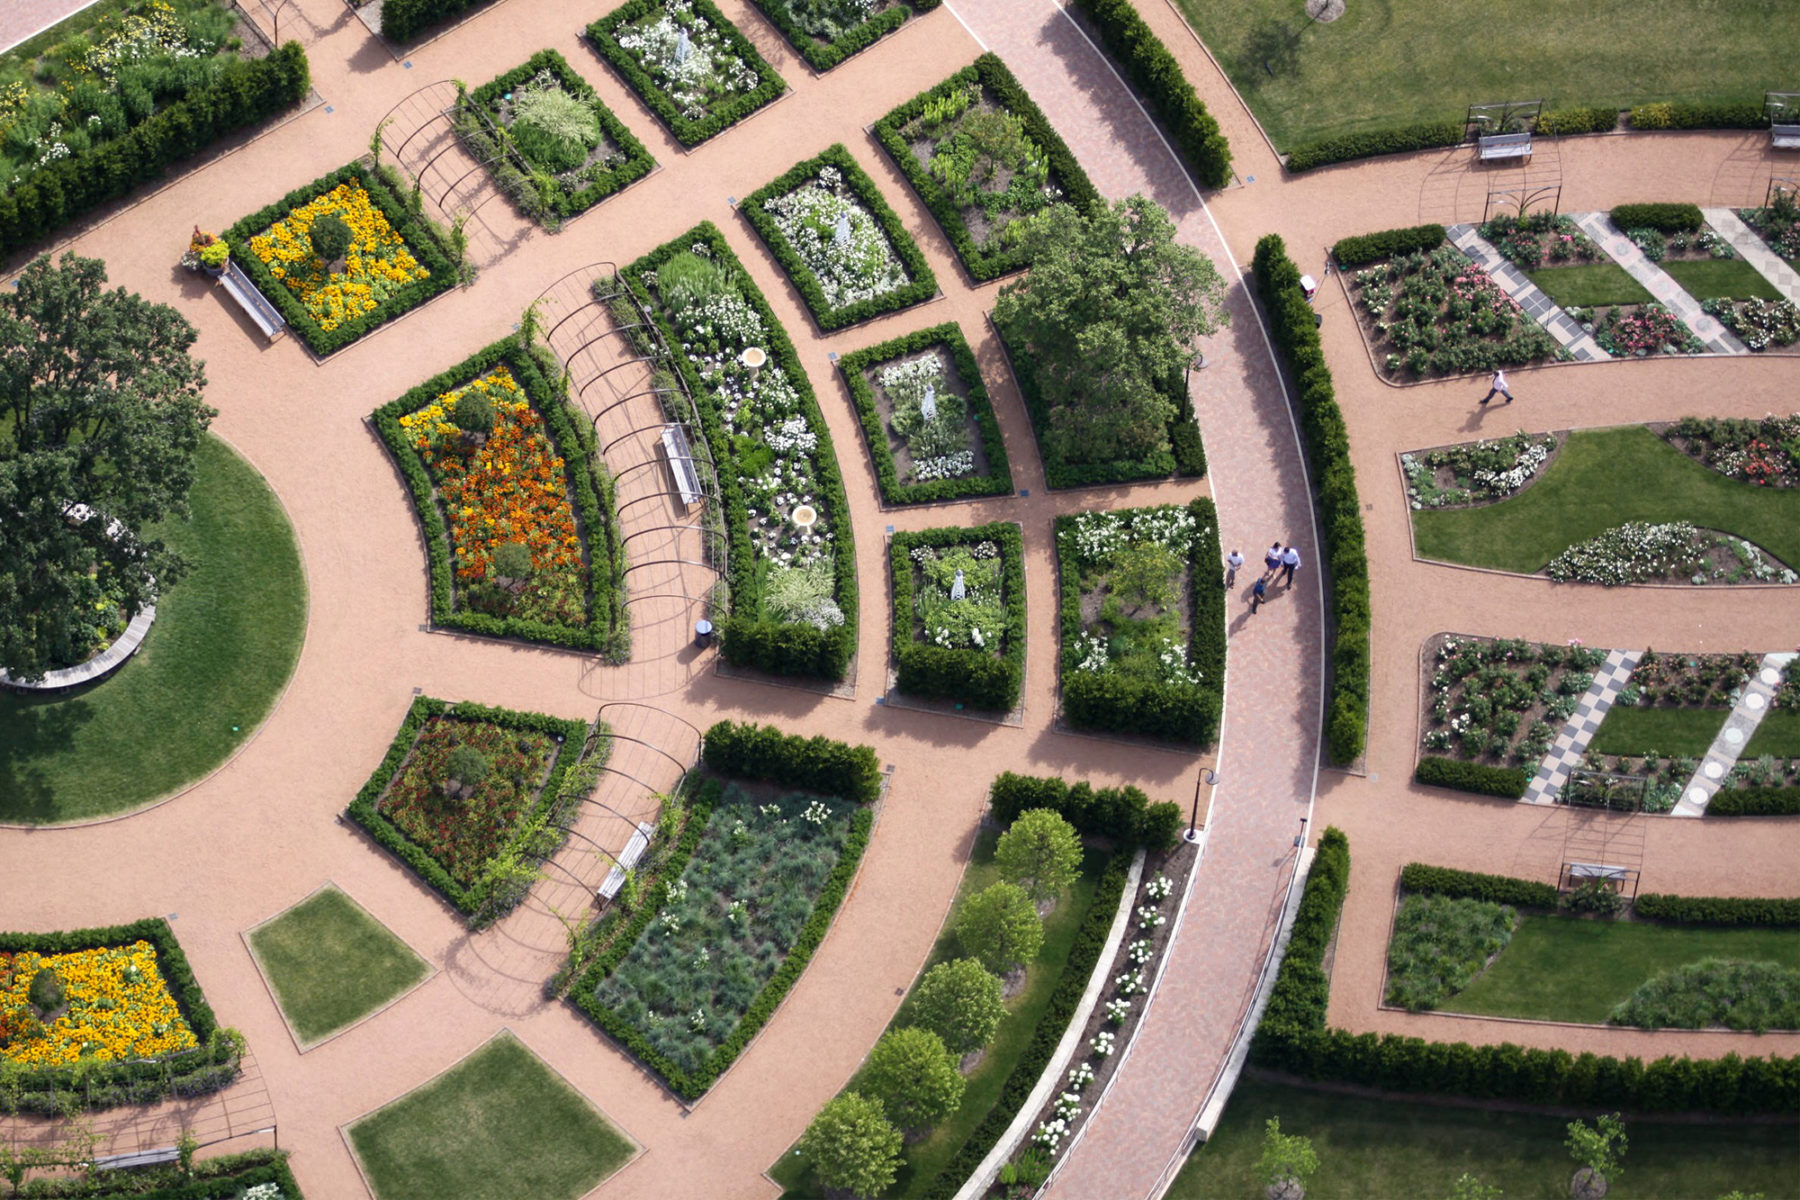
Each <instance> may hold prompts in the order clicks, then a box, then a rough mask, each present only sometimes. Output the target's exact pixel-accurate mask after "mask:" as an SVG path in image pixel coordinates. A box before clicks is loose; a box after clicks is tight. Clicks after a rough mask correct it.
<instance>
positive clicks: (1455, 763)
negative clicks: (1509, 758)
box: [1413, 754, 1531, 800]
mask: <svg viewBox="0 0 1800 1200" xmlns="http://www.w3.org/2000/svg"><path fill="white" fill-rule="evenodd" d="M1413 778H1414V779H1415V780H1417V781H1418V782H1419V783H1422V784H1424V785H1426V786H1427V787H1441V788H1453V789H1454V790H1456V791H1459V792H1472V793H1474V794H1475V795H1477V796H1499V797H1500V798H1501V799H1504V800H1518V799H1521V798H1522V797H1523V796H1524V795H1525V789H1526V788H1527V787H1529V786H1530V785H1531V772H1529V771H1527V770H1526V769H1525V768H1524V767H1490V766H1487V765H1486V764H1484V763H1472V762H1464V761H1462V760H1461V759H1460V758H1444V757H1442V756H1441V755H1436V754H1427V755H1424V756H1422V757H1421V758H1420V759H1419V765H1418V766H1417V767H1415V768H1413Z"/></svg>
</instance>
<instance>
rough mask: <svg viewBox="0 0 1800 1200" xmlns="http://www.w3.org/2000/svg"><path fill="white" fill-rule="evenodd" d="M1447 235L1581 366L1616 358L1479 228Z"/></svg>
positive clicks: (1455, 230) (1451, 229) (1468, 227)
mask: <svg viewBox="0 0 1800 1200" xmlns="http://www.w3.org/2000/svg"><path fill="white" fill-rule="evenodd" d="M1444 232H1445V233H1446V234H1448V235H1449V237H1450V241H1451V242H1452V244H1454V245H1455V246H1456V248H1457V249H1458V250H1461V251H1462V252H1463V253H1464V254H1466V255H1468V256H1469V257H1470V258H1472V259H1474V260H1475V261H1476V262H1477V263H1479V264H1480V265H1481V266H1482V267H1483V268H1484V269H1485V270H1486V271H1487V273H1488V276H1489V277H1490V278H1492V279H1493V281H1494V282H1495V283H1497V284H1499V285H1500V290H1502V291H1504V292H1505V293H1506V294H1507V295H1508V296H1511V297H1512V298H1513V300H1514V301H1515V302H1517V304H1518V306H1519V307H1520V308H1522V309H1524V310H1525V315H1526V316H1528V317H1530V318H1531V319H1532V320H1534V321H1536V322H1537V323H1538V324H1539V325H1542V326H1543V327H1544V328H1545V329H1547V330H1548V331H1549V332H1550V336H1551V337H1553V338H1555V339H1556V344H1557V345H1559V346H1561V347H1562V348H1563V349H1564V350H1567V351H1568V352H1569V353H1570V354H1571V355H1573V356H1574V358H1575V359H1576V361H1577V362H1605V361H1606V360H1607V359H1609V358H1611V357H1612V356H1611V355H1610V354H1608V353H1607V352H1606V351H1604V350H1602V349H1601V348H1600V343H1599V342H1596V341H1595V340H1594V339H1593V336H1592V335H1591V334H1589V333H1587V332H1586V331H1585V330H1583V329H1582V328H1581V324H1580V322H1578V321H1576V320H1575V318H1574V317H1571V316H1570V315H1569V314H1568V313H1566V312H1564V311H1563V310H1562V308H1561V307H1559V306H1558V305H1557V303H1556V301H1554V300H1552V299H1551V298H1550V297H1549V296H1548V295H1546V294H1545V293H1544V290H1543V289H1542V288H1540V287H1539V286H1538V285H1537V284H1535V283H1533V282H1531V280H1530V279H1529V278H1527V277H1526V275H1525V272H1523V271H1521V270H1519V268H1517V267H1515V266H1514V265H1513V264H1512V263H1510V262H1507V261H1506V258H1505V256H1503V255H1502V254H1501V253H1500V251H1499V250H1497V249H1495V247H1494V244H1493V243H1492V242H1489V241H1488V240H1487V239H1486V238H1484V237H1482V236H1481V235H1480V234H1479V233H1477V232H1476V231H1475V226H1473V225H1451V226H1449V227H1448V228H1447V229H1445V231H1444Z"/></svg>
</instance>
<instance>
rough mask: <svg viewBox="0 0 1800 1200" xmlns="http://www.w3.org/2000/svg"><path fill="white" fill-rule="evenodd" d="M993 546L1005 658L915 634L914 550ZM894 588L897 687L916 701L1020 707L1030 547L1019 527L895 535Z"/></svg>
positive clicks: (891, 564) (891, 558)
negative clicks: (1002, 599) (1003, 612)
mask: <svg viewBox="0 0 1800 1200" xmlns="http://www.w3.org/2000/svg"><path fill="white" fill-rule="evenodd" d="M981 541H991V542H996V543H998V544H999V546H1000V561H1001V563H1002V567H1001V583H1000V588H1001V592H1002V593H1003V594H1004V595H1005V597H1006V648H1005V650H1004V651H1002V652H1001V653H1000V654H992V653H989V652H988V651H986V650H976V649H973V648H970V647H958V648H955V649H952V648H950V647H948V646H939V645H936V644H934V643H932V642H930V641H925V640H921V636H920V635H919V634H917V633H916V632H914V628H913V626H914V624H915V622H916V620H917V618H916V617H915V616H914V614H913V563H912V558H911V555H912V551H913V548H914V547H917V546H961V545H968V544H973V543H975V542H981ZM888 560H889V568H890V571H891V573H892V579H893V585H894V642H893V645H894V664H895V666H896V667H897V668H898V671H899V681H898V683H897V684H896V686H897V687H898V688H899V690H900V691H902V692H906V693H907V694H909V695H913V696H925V697H929V698H935V699H943V700H957V701H960V702H962V703H963V704H966V705H968V706H969V707H971V708H983V709H990V710H993V711H996V712H1005V711H1007V710H1008V709H1010V708H1012V706H1013V705H1015V704H1017V703H1018V702H1019V685H1020V684H1021V683H1023V682H1024V679H1025V544H1024V538H1023V536H1022V535H1021V534H1020V533H1019V527H1018V526H1017V525H1014V524H1011V523H1010V522H1006V521H996V522H994V523H993V524H991V525H976V526H971V527H956V528H945V529H922V530H919V531H918V532H916V533H896V534H895V535H894V537H893V541H892V542H891V543H890V544H889V547H888Z"/></svg>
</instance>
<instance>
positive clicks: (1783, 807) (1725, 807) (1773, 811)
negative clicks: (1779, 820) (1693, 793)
mask: <svg viewBox="0 0 1800 1200" xmlns="http://www.w3.org/2000/svg"><path fill="white" fill-rule="evenodd" d="M1706 813H1707V815H1708V816H1713V817H1787V816H1792V815H1794V814H1795V813H1800V787H1760V788H1759V787H1746V788H1724V789H1721V790H1720V791H1718V792H1716V793H1715V794H1714V795H1713V798H1712V800H1711V801H1710V802H1709V803H1708V804H1707V806H1706Z"/></svg>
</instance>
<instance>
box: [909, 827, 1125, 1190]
mask: <svg viewBox="0 0 1800 1200" xmlns="http://www.w3.org/2000/svg"><path fill="white" fill-rule="evenodd" d="M1130 866H1131V856H1130V855H1128V854H1125V853H1123V852H1119V853H1116V854H1114V855H1113V857H1112V860H1111V861H1110V862H1109V863H1108V864H1107V866H1106V871H1105V873H1103V874H1102V875H1101V876H1100V882H1099V884H1098V885H1097V886H1096V887H1095V888H1094V902H1093V905H1092V907H1090V908H1089V909H1088V911H1087V915H1086V916H1085V917H1083V918H1082V922H1081V928H1080V929H1079V930H1078V931H1076V934H1075V941H1074V943H1073V944H1072V945H1071V946H1070V947H1069V958H1068V961H1067V962H1066V963H1064V964H1063V971H1062V977H1061V978H1060V979H1058V980H1057V981H1056V990H1055V991H1053V992H1051V993H1050V1000H1049V1003H1047V1004H1045V1005H1044V1011H1043V1014H1042V1015H1041V1016H1039V1017H1038V1023H1037V1027H1036V1028H1035V1029H1034V1030H1032V1033H1031V1041H1030V1042H1029V1043H1027V1044H1026V1046H1025V1051H1024V1053H1022V1054H1020V1055H1019V1058H1018V1061H1017V1062H1015V1063H1014V1064H1013V1069H1012V1071H1011V1072H1010V1073H1009V1074H1008V1075H1007V1077H1006V1082H1005V1083H1003V1084H1001V1085H1000V1095H999V1097H998V1098H997V1099H996V1100H995V1101H994V1106H993V1107H992V1108H990V1109H988V1113H987V1116H985V1117H983V1118H982V1119H981V1124H979V1125H977V1126H976V1127H975V1131H974V1132H973V1133H971V1134H970V1135H969V1140H968V1141H966V1142H964V1143H963V1144H962V1148H961V1149H960V1150H958V1151H957V1152H956V1154H955V1155H953V1156H952V1157H951V1159H950V1161H949V1162H947V1163H945V1164H944V1168H943V1170H941V1171H939V1172H938V1175H937V1178H935V1179H933V1180H932V1181H931V1183H930V1184H929V1185H928V1186H927V1187H925V1188H924V1189H923V1190H922V1191H920V1192H918V1193H916V1194H917V1195H919V1196H920V1197H921V1198H922V1200H952V1197H954V1196H955V1195H956V1193H957V1192H958V1191H959V1190H961V1188H962V1186H963V1184H965V1183H966V1182H968V1179H969V1176H971V1175H973V1174H974V1173H975V1168H977V1167H979V1166H980V1165H981V1160H982V1159H984V1158H986V1157H987V1154H988V1151H989V1150H992V1149H993V1148H994V1144H995V1143H996V1142H998V1141H999V1140H1000V1137H1001V1135H1002V1134H1004V1133H1005V1132H1006V1130H1007V1127H1008V1126H1009V1125H1011V1124H1012V1122H1013V1118H1014V1117H1016V1116H1017V1115H1018V1113H1019V1110H1020V1109H1021V1108H1023V1107H1024V1106H1025V1101H1026V1100H1027V1099H1029V1098H1030V1096H1031V1090H1032V1088H1034V1087H1036V1086H1037V1082H1038V1079H1039V1077H1040V1076H1042V1075H1043V1073H1044V1068H1045V1067H1047V1066H1049V1065H1050V1059H1051V1056H1052V1055H1054V1054H1055V1053H1056V1045H1057V1043H1058V1042H1060V1041H1061V1040H1062V1036H1063V1033H1064V1031H1066V1030H1067V1029H1068V1026H1069V1022H1070V1021H1071V1020H1073V1019H1074V1017H1075V1010H1076V1009H1077V1008H1078V1007H1079V1006H1080V1004H1081V996H1082V993H1083V992H1085V991H1086V990H1087V985H1088V978H1089V976H1091V975H1092V974H1093V972H1094V964H1095V963H1097V962H1099V961H1100V952H1101V951H1102V950H1103V949H1105V948H1106V935H1107V934H1108V933H1110V932H1111V931H1112V923H1113V918H1114V917H1115V916H1117V915H1118V910H1119V898H1120V897H1121V896H1122V895H1124V893H1125V879H1126V875H1127V874H1128V872H1129V870H1130Z"/></svg>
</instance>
